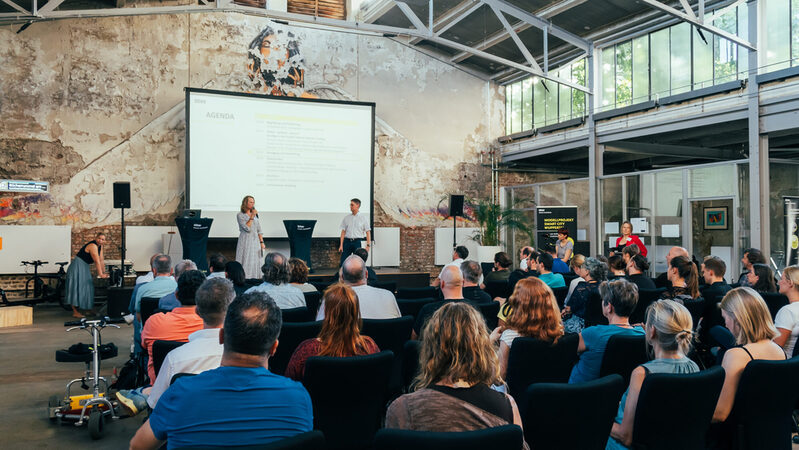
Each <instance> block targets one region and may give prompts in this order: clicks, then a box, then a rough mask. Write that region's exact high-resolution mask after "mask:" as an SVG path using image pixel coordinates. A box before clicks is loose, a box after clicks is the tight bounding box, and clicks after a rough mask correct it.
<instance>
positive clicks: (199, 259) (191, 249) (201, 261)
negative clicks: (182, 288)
mask: <svg viewBox="0 0 799 450" xmlns="http://www.w3.org/2000/svg"><path fill="white" fill-rule="evenodd" d="M213 221H214V219H195V218H191V219H189V218H185V217H178V218H176V219H175V224H177V226H178V232H179V233H180V241H181V242H182V243H183V259H190V260H192V261H194V263H195V264H197V268H198V269H199V270H204V271H207V270H208V258H206V256H205V254H206V252H207V250H208V233H209V232H210V231H211V222H213Z"/></svg>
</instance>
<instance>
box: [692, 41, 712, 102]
mask: <svg viewBox="0 0 799 450" xmlns="http://www.w3.org/2000/svg"><path fill="white" fill-rule="evenodd" d="M703 38H704V39H703ZM693 60H694V89H702V88H705V87H708V86H711V85H713V35H711V34H710V33H708V32H703V33H700V31H699V29H698V28H694V56H693Z"/></svg>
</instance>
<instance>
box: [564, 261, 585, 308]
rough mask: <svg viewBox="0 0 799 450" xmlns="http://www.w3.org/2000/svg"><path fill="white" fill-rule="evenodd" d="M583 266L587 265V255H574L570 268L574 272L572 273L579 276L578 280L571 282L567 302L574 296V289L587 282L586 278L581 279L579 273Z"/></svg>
mask: <svg viewBox="0 0 799 450" xmlns="http://www.w3.org/2000/svg"><path fill="white" fill-rule="evenodd" d="M583 264H585V255H581V254H580V253H578V254H576V255H574V258H572V261H571V263H570V264H569V268H570V269H571V270H572V272H574V273H575V274H577V278H575V279H573V280H571V282H569V293H568V294H566V300H568V299H569V297H571V296H572V292H574V288H576V287H577V285H578V284H580V282H581V281H585V278H583V277H581V276H580V274H579V272H578V271H579V270H580V269H581V268H582V267H583Z"/></svg>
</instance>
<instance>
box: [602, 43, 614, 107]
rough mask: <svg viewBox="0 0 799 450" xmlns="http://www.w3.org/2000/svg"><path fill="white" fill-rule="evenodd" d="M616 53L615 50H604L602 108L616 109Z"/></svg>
mask: <svg viewBox="0 0 799 450" xmlns="http://www.w3.org/2000/svg"><path fill="white" fill-rule="evenodd" d="M615 59H616V52H615V48H613V47H611V48H606V49H604V50H602V107H603V109H613V108H615V107H616V61H615Z"/></svg>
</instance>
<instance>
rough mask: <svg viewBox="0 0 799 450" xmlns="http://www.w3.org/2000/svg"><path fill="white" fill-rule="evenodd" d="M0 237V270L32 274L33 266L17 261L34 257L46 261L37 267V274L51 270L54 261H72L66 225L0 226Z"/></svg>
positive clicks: (70, 242)
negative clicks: (0, 240)
mask: <svg viewBox="0 0 799 450" xmlns="http://www.w3.org/2000/svg"><path fill="white" fill-rule="evenodd" d="M0 239H2V241H3V242H2V248H0V273H4V274H14V273H33V267H31V266H27V267H23V266H22V265H20V261H33V260H35V259H40V260H42V261H47V262H48V263H49V264H45V265H43V266H41V267H39V273H55V272H58V266H57V265H55V263H57V262H63V261H71V260H72V227H71V226H70V225H1V226H0ZM65 270H66V269H65Z"/></svg>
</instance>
